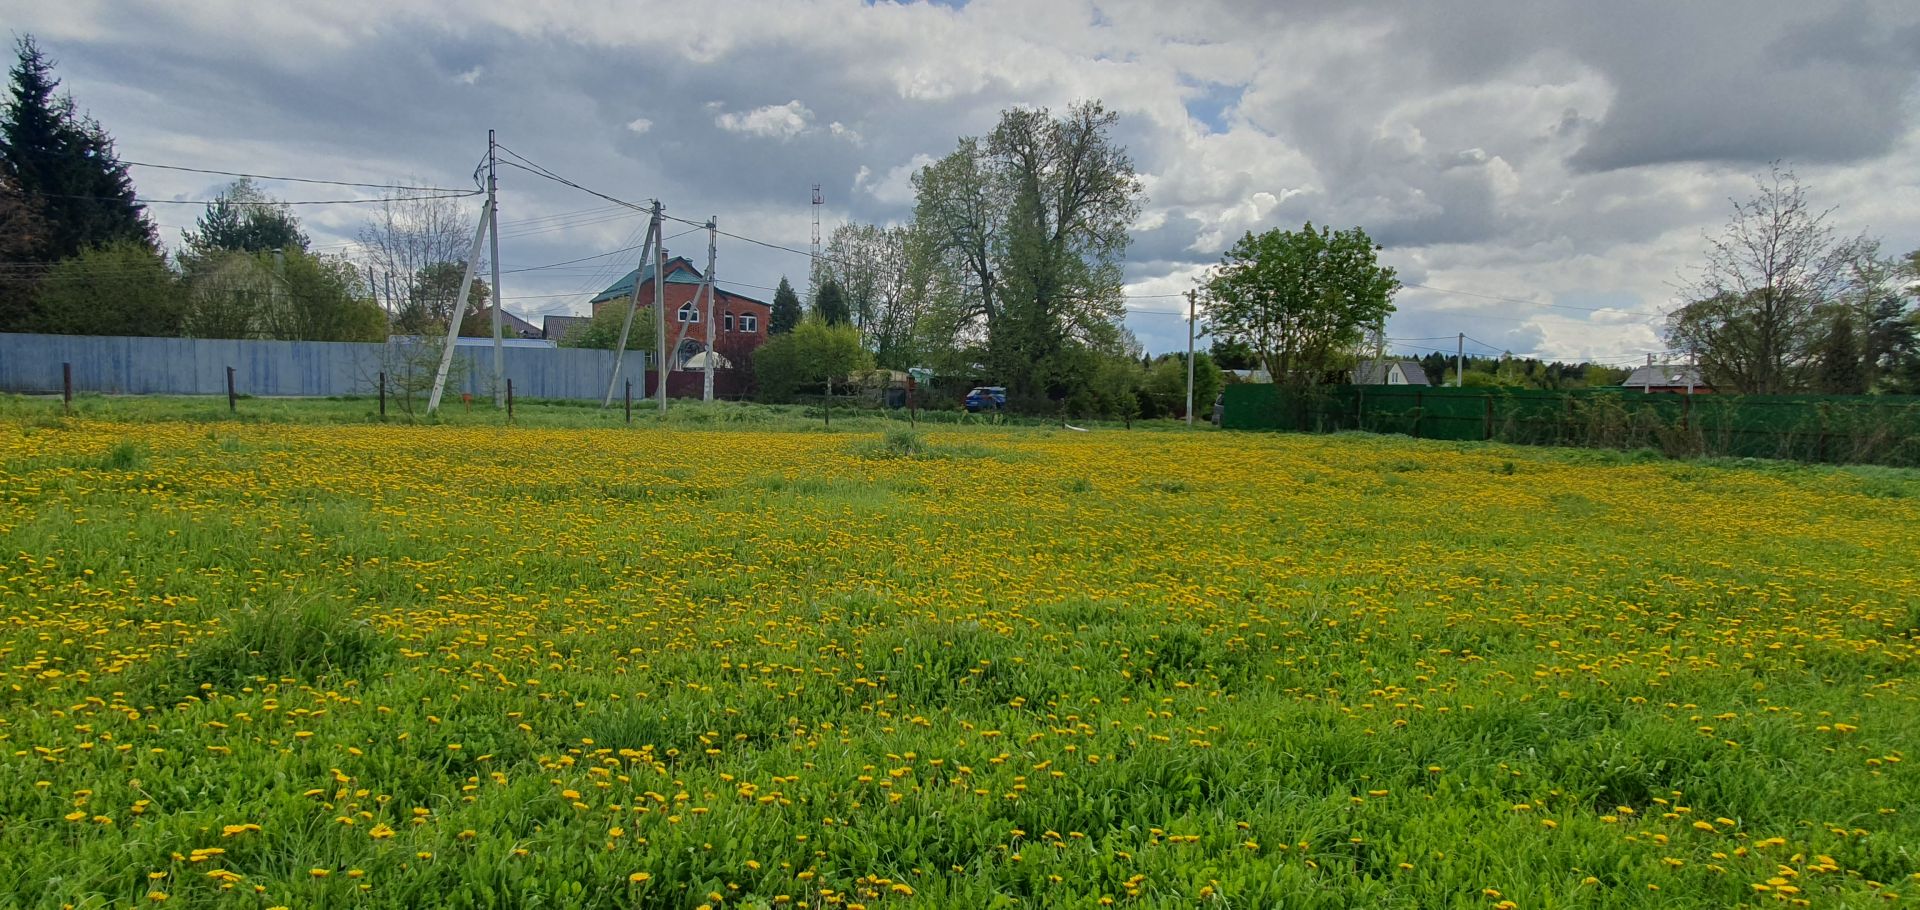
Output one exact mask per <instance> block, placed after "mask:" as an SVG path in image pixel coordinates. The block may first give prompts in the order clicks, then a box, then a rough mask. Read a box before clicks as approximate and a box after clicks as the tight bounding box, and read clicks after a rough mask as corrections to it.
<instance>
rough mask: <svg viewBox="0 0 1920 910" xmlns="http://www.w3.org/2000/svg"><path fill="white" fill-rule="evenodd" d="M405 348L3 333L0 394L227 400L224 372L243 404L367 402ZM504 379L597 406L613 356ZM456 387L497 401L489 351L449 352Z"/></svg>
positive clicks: (526, 392)
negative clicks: (456, 369)
mask: <svg viewBox="0 0 1920 910" xmlns="http://www.w3.org/2000/svg"><path fill="white" fill-rule="evenodd" d="M406 345H407V342H402V341H391V342H389V343H387V344H377V343H353V342H335V341H259V340H251V339H247V340H238V339H222V338H122V337H109V336H82V335H20V334H4V333H0V391H4V392H21V393H29V394H47V393H57V392H59V391H60V382H61V379H60V365H61V364H62V363H67V364H72V366H73V388H74V391H75V392H101V393H106V394H112V395H225V394H226V393H227V368H228V367H233V369H234V385H235V387H236V390H237V391H239V392H240V394H243V395H257V396H262V397H325V396H334V395H368V394H372V393H373V392H374V391H375V389H376V388H377V387H378V383H379V375H380V372H381V371H382V370H383V369H386V370H387V371H388V372H389V373H392V372H394V363H395V362H396V360H397V359H399V358H400V357H401V355H402V353H403V352H404V351H405V350H406ZM505 355H506V356H505V360H504V366H505V368H506V376H507V378H510V379H512V380H513V392H514V395H515V396H516V397H520V398H571V399H586V400H597V399H599V398H600V397H601V396H603V395H605V394H606V391H607V374H608V372H609V371H610V370H611V369H612V368H613V352H612V351H599V350H586V349H577V348H523V347H509V348H506V349H505ZM455 358H456V360H457V361H459V363H460V366H461V367H462V369H461V376H460V380H459V382H457V383H451V384H450V390H451V393H452V394H455V395H457V394H460V393H461V392H462V391H464V392H465V393H467V394H471V395H473V396H474V397H475V398H476V399H478V398H488V399H491V398H492V396H493V379H492V377H493V348H492V347H491V346H489V345H478V346H471V345H462V346H461V347H459V348H456V349H455ZM646 360H647V358H646V354H645V353H644V352H640V351H629V352H627V354H626V355H625V356H624V357H623V358H622V361H621V375H622V376H624V377H631V378H633V379H634V392H635V397H639V396H640V393H641V391H642V389H644V388H645V386H644V385H642V384H641V382H640V380H641V379H642V378H643V377H644V376H645V375H646V374H645V369H646Z"/></svg>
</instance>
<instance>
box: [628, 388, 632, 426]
mask: <svg viewBox="0 0 1920 910" xmlns="http://www.w3.org/2000/svg"><path fill="white" fill-rule="evenodd" d="M627 422H628V423H632V422H633V380H631V379H629V380H627Z"/></svg>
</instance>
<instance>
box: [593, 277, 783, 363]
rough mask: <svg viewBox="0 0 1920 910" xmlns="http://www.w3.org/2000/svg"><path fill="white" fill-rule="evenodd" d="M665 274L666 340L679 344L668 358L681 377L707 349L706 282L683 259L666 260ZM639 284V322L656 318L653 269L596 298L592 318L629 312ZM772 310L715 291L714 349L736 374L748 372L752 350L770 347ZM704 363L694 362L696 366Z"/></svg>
mask: <svg viewBox="0 0 1920 910" xmlns="http://www.w3.org/2000/svg"><path fill="white" fill-rule="evenodd" d="M666 273H667V278H666V281H665V283H664V284H663V285H662V292H663V294H664V296H665V301H666V310H667V338H668V343H669V344H673V343H674V342H675V341H678V342H679V343H678V345H677V346H675V347H674V349H673V350H672V351H670V352H669V354H668V360H669V361H670V362H671V363H672V365H673V367H672V368H673V371H674V372H676V373H677V372H682V371H684V370H686V369H687V368H688V361H689V360H693V358H695V357H697V356H698V355H699V354H701V353H702V352H704V351H705V350H706V349H707V326H706V324H705V323H704V322H702V321H701V320H702V319H703V318H704V314H703V313H702V312H701V310H702V309H704V307H701V306H700V305H699V304H698V302H697V298H698V296H699V292H700V282H701V279H702V276H701V274H700V270H699V269H697V268H695V267H694V265H693V263H692V262H689V261H687V259H686V258H685V257H683V256H675V257H673V258H671V259H669V260H667V266H666ZM635 282H638V283H639V285H640V308H639V311H638V312H637V313H636V314H635V316H634V318H635V319H651V318H653V264H652V263H648V264H647V265H646V267H645V268H642V269H635V270H633V271H631V272H628V273H627V274H626V277H624V278H621V279H620V280H619V281H616V282H614V283H613V284H612V285H611V286H609V287H608V288H607V289H606V290H604V291H601V292H600V293H599V294H598V295H596V296H595V297H594V298H593V300H592V301H591V305H592V307H593V315H595V316H598V315H599V314H600V308H601V307H604V306H616V307H617V306H625V305H626V303H627V301H629V300H632V299H633V288H634V283H635ZM772 310H773V307H772V306H771V305H770V304H767V303H764V302H762V301H759V300H755V299H753V298H752V297H748V296H745V295H743V294H736V293H733V292H732V291H728V290H726V289H725V288H721V287H718V286H716V287H715V288H714V293H713V312H714V320H715V322H716V323H718V324H717V325H715V326H714V327H713V329H714V330H713V347H714V350H715V351H717V352H718V353H719V354H720V357H721V361H720V362H725V363H728V364H730V365H732V366H733V367H735V368H736V369H737V368H743V367H745V366H746V361H747V357H748V356H749V355H751V354H752V353H753V350H754V349H755V348H757V347H759V346H760V345H762V344H764V343H766V340H767V320H768V316H769V315H770V314H771V313H772ZM683 330H684V335H683V334H682V333H683ZM699 363H700V361H698V360H694V364H695V365H698V364H699Z"/></svg>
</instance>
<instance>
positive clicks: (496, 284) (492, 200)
mask: <svg viewBox="0 0 1920 910" xmlns="http://www.w3.org/2000/svg"><path fill="white" fill-rule="evenodd" d="M493 149H494V142H493V130H487V224H488V228H487V236H488V237H489V238H491V240H492V243H493V252H492V260H493V406H494V407H495V408H503V407H506V402H507V399H506V394H507V392H506V388H505V386H504V385H503V383H505V382H506V381H507V380H506V373H507V361H506V356H507V355H506V351H505V350H503V348H504V347H505V345H504V344H503V343H502V342H501V340H500V332H501V324H502V322H503V321H504V320H505V319H506V315H505V311H506V307H507V302H506V299H505V298H503V297H501V296H500V184H499V181H497V180H495V179H494V151H493Z"/></svg>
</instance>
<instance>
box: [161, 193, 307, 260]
mask: <svg viewBox="0 0 1920 910" xmlns="http://www.w3.org/2000/svg"><path fill="white" fill-rule="evenodd" d="M194 226H195V227H196V228H197V230H192V231H188V232H186V235H185V237H184V239H185V241H186V250H185V253H186V255H185V256H184V257H183V258H185V259H198V258H202V257H206V256H211V255H213V254H215V253H220V252H238V253H270V252H272V251H274V250H283V251H285V252H288V253H292V252H296V251H298V252H305V251H306V249H307V235H306V233H305V232H304V231H302V230H300V219H299V218H297V217H295V216H294V214H293V210H292V209H290V208H288V207H287V204H286V203H284V202H280V201H278V200H276V199H274V198H273V197H271V196H269V195H267V194H266V193H265V192H264V191H262V190H261V189H260V187H259V186H258V185H256V184H255V183H254V182H253V181H252V180H250V179H248V178H245V177H242V178H240V179H239V180H236V181H234V182H233V183H232V184H230V185H229V186H228V187H227V188H226V189H224V190H221V191H220V195H218V196H215V197H214V200H213V201H212V202H210V203H208V204H207V211H206V212H205V214H202V215H201V216H200V220H199V221H198V222H196V223H195V225H194Z"/></svg>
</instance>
